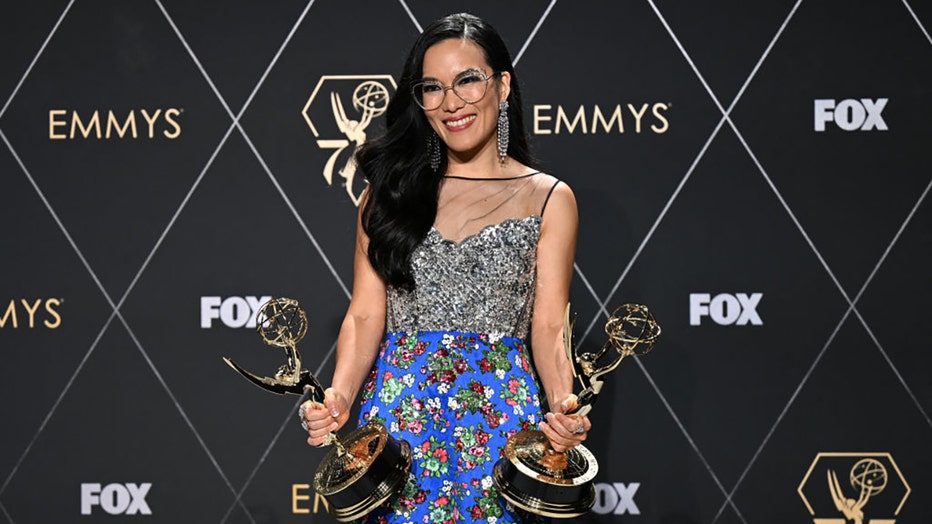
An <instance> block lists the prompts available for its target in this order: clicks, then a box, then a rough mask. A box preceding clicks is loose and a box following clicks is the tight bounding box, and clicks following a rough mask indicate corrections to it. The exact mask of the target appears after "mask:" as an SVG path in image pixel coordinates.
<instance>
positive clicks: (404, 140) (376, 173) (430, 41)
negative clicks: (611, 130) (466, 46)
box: [356, 13, 536, 289]
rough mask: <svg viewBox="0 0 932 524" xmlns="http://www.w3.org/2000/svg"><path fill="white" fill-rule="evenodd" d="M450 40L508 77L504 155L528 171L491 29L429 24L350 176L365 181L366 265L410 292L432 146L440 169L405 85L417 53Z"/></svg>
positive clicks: (502, 56) (428, 206)
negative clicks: (382, 128) (477, 51)
mask: <svg viewBox="0 0 932 524" xmlns="http://www.w3.org/2000/svg"><path fill="white" fill-rule="evenodd" d="M450 38H460V39H467V40H470V41H472V42H473V43H475V44H476V45H478V46H479V47H480V48H481V49H482V52H483V54H484V55H485V60H486V62H487V63H488V64H489V66H490V67H491V68H492V70H493V71H496V72H501V71H507V72H509V73H510V74H511V84H510V85H511V92H510V93H509V95H508V119H509V132H508V154H509V155H510V156H511V157H512V158H514V159H515V160H517V161H518V162H521V163H522V164H524V165H528V166H534V165H535V164H536V162H535V161H534V159H533V158H532V156H531V153H530V149H529V147H528V141H527V136H526V134H525V131H524V120H523V111H522V108H521V89H520V87H519V86H518V79H517V77H516V76H515V71H514V66H513V65H512V63H511V56H510V55H509V54H508V49H507V48H506V47H505V42H504V41H502V38H501V37H500V36H499V35H498V33H497V32H496V31H495V29H493V28H492V26H490V25H489V24H488V23H486V22H485V21H484V20H482V19H481V18H479V17H476V16H473V15H470V14H467V13H459V14H453V15H449V16H446V17H444V18H441V19H439V20H435V21H433V22H431V24H430V25H428V26H427V27H426V28H425V29H424V32H423V33H421V35H420V36H419V37H418V39H417V41H416V42H415V43H414V47H412V48H411V51H410V52H409V53H408V58H407V59H406V60H405V64H404V69H403V71H402V73H401V78H400V79H399V81H398V89H397V90H396V92H395V96H394V97H393V98H392V99H391V100H390V101H389V104H388V108H387V109H386V111H385V122H386V132H385V134H384V135H382V136H380V137H378V138H375V139H373V140H369V141H367V142H366V143H365V144H363V145H362V146H361V147H360V148H359V149H358V150H357V151H356V164H357V166H358V169H359V171H360V172H362V174H363V175H364V176H365V177H366V179H367V180H368V181H369V190H368V197H367V199H366V201H365V204H364V207H363V214H362V224H363V229H364V231H365V232H366V234H367V235H368V236H369V252H368V255H369V262H371V264H372V266H373V268H374V269H375V271H376V272H377V273H378V274H379V275H380V276H381V277H382V279H383V280H384V281H385V283H386V284H388V285H390V286H394V287H398V288H402V289H411V288H412V287H413V285H414V277H413V276H412V274H411V267H410V263H411V253H412V252H413V251H414V249H415V248H416V247H417V246H418V245H419V244H420V243H421V242H422V241H423V240H424V237H425V236H426V235H427V232H428V231H429V230H430V228H431V226H432V225H433V223H434V220H435V219H436V217H437V195H438V192H439V190H440V181H441V179H442V178H443V174H444V172H446V169H447V155H446V146H445V145H444V144H443V141H442V140H441V141H440V148H441V155H440V168H439V169H437V170H436V171H434V170H433V169H431V167H430V163H429V158H428V156H429V152H428V148H427V139H428V137H429V136H430V134H431V133H432V132H433V130H432V129H431V127H430V124H429V123H428V122H427V118H426V117H425V116H424V110H423V109H421V107H420V106H418V105H417V104H416V103H415V102H414V98H413V96H412V94H411V83H412V82H415V81H417V80H419V79H420V78H421V76H422V74H423V65H424V53H425V52H427V49H428V48H429V47H431V46H432V45H434V44H436V43H438V42H441V41H443V40H447V39H450Z"/></svg>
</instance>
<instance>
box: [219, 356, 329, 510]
mask: <svg viewBox="0 0 932 524" xmlns="http://www.w3.org/2000/svg"><path fill="white" fill-rule="evenodd" d="M336 348H337V342H336V341H334V342H333V344H332V345H331V346H330V351H328V352H327V354H326V355H325V356H324V358H323V359H321V362H320V365H318V366H317V369H316V370H315V371H314V376H315V377H320V371H321V370H322V369H323V368H324V365H325V364H326V363H327V361H328V360H330V356H331V355H333V352H334V351H335V350H336ZM302 402H304V397H303V396H302V397H299V398H298V400H296V401H295V403H294V405H292V406H291V411H289V412H288V415H287V416H286V417H285V419H284V420H282V423H281V425H279V426H278V431H276V432H275V436H273V437H272V441H271V442H269V444H268V446H266V448H265V451H263V452H262V456H261V457H259V461H258V462H256V465H255V466H254V467H253V468H252V471H251V472H250V473H249V476H248V477H247V478H246V482H245V483H243V486H242V487H241V488H240V490H239V492H238V493H237V494H236V500H235V501H233V503H232V504H230V507H229V508H227V512H226V513H225V514H224V515H223V519H221V521H220V522H221V524H223V523H225V522H226V521H227V520H229V518H230V515H231V514H232V513H233V508H235V507H236V504H237V503H238V502H239V501H240V499H241V498H242V497H243V494H244V493H246V490H247V489H248V488H249V485H250V484H252V480H253V478H255V476H256V473H258V472H259V469H260V468H261V467H262V465H263V464H264V463H265V459H266V458H268V456H269V453H271V452H272V448H274V447H275V444H277V443H278V439H279V438H280V437H281V436H282V433H283V432H284V431H285V428H286V427H288V426H295V427H297V423H296V422H295V413H296V412H297V411H298V406H300V405H301V403H302Z"/></svg>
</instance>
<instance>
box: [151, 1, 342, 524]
mask: <svg viewBox="0 0 932 524" xmlns="http://www.w3.org/2000/svg"><path fill="white" fill-rule="evenodd" d="M156 2H157V3H158V4H159V8H160V9H161V10H162V13H163V15H164V16H165V18H166V20H168V22H169V24H170V25H171V26H172V29H173V30H174V31H175V34H176V36H177V37H178V39H179V40H180V41H181V43H182V45H183V46H184V47H185V49H186V50H187V51H188V54H189V56H190V57H191V59H192V61H193V62H194V64H195V65H196V66H197V68H198V70H199V71H200V72H201V75H202V76H203V77H204V79H205V80H206V81H207V83H208V84H209V85H210V87H211V89H212V90H213V91H214V94H215V95H216V96H217V99H218V100H219V101H220V103H221V104H222V105H223V107H224V109H225V110H226V111H227V114H228V115H229V116H230V118H231V120H232V123H231V125H230V127H229V129H228V130H227V134H226V135H225V136H224V140H223V141H222V142H221V143H220V145H218V147H217V150H215V151H214V155H213V156H212V157H211V158H212V159H213V157H214V156H216V154H217V152H218V151H219V149H220V148H221V147H222V146H223V144H224V142H225V141H226V139H227V137H228V136H229V133H230V132H231V131H232V130H233V129H234V128H236V129H238V130H239V132H240V135H241V136H242V137H243V139H244V140H245V141H246V143H247V144H248V145H249V148H250V150H251V151H252V152H253V155H255V157H256V159H257V160H258V161H259V163H260V165H261V166H262V168H263V169H264V170H265V173H266V175H267V176H268V177H269V180H271V182H272V184H273V185H274V186H275V188H276V189H277V190H278V192H279V195H280V196H281V197H282V199H283V200H284V201H285V203H286V205H287V206H288V208H289V209H290V210H291V212H292V215H293V216H294V217H295V219H296V220H297V222H298V223H299V224H300V226H301V227H302V229H303V230H304V232H305V234H306V235H307V237H308V239H310V241H311V243H312V244H313V245H314V248H315V249H316V250H317V252H318V254H319V255H320V257H321V259H322V260H323V261H324V263H325V264H326V265H327V267H328V268H329V270H330V272H331V275H332V276H333V277H334V279H335V280H336V282H337V283H338V284H339V285H340V287H341V288H342V289H343V292H344V294H345V295H346V296H347V298H349V297H350V296H351V294H350V292H349V290H348V289H347V287H346V285H345V284H344V282H343V280H342V279H341V278H340V276H339V274H338V273H337V272H336V269H335V268H334V267H333V264H332V263H331V262H330V260H329V258H328V257H327V256H326V254H325V253H324V251H323V249H322V248H321V246H320V245H319V244H318V242H317V239H316V238H315V237H314V235H313V234H312V233H311V232H310V230H309V228H308V227H307V225H306V223H305V222H304V220H303V218H302V217H301V216H300V214H299V213H298V211H297V209H296V208H295V207H294V205H293V204H292V202H291V199H289V198H288V196H287V195H286V193H285V191H284V189H283V188H282V187H281V185H280V184H279V182H278V179H277V178H276V177H275V176H274V174H273V173H272V171H271V169H270V168H269V167H268V164H266V162H265V160H264V158H263V157H262V155H261V154H260V153H259V151H258V149H257V148H256V147H255V145H254V144H253V142H252V140H251V139H250V137H249V135H248V134H247V133H246V131H245V129H243V127H242V125H241V124H240V118H241V117H242V115H243V114H244V113H245V111H246V109H247V108H248V106H249V105H250V103H251V102H252V100H253V99H254V97H255V95H256V93H257V92H258V91H259V89H260V87H261V86H262V84H263V83H264V82H265V79H266V78H267V77H268V74H269V72H270V71H271V70H272V68H273V67H274V66H275V64H276V63H277V61H278V59H279V58H280V56H281V54H282V52H283V51H284V49H285V47H286V46H287V45H288V44H289V43H290V41H291V39H292V37H293V36H294V34H295V33H296V32H297V29H298V27H300V25H301V24H302V22H303V21H304V19H305V17H306V15H307V13H308V11H309V10H310V8H311V6H312V5H313V4H314V0H311V1H310V2H308V4H307V5H306V6H305V8H304V10H303V11H302V12H301V14H300V16H299V17H298V19H297V21H296V22H295V23H294V24H293V25H292V28H291V30H290V31H289V33H288V35H287V36H286V37H285V40H284V42H283V43H282V45H281V46H280V47H279V49H278V51H277V52H276V54H275V56H274V57H273V58H272V61H271V62H270V63H269V65H268V67H266V69H265V71H264V73H263V74H262V77H261V78H260V79H259V81H258V82H257V84H256V86H255V87H254V88H253V91H252V93H250V95H249V97H248V98H247V100H246V102H245V104H244V105H243V107H242V109H240V111H239V113H238V114H236V115H233V112H232V110H231V109H230V107H229V105H228V104H227V103H226V101H225V99H224V98H223V96H222V95H221V94H220V92H219V90H218V89H217V87H216V85H215V84H214V82H213V80H212V79H211V78H210V75H209V74H208V73H207V71H206V69H205V68H204V67H203V65H202V64H201V62H200V59H199V58H198V57H197V55H196V54H195V53H194V50H193V49H192V48H191V46H190V45H189V44H188V42H187V40H186V39H185V38H184V35H183V34H182V33H181V31H180V30H179V29H178V27H177V25H176V24H175V23H174V21H173V20H172V18H171V16H170V15H169V14H168V11H167V10H166V9H165V8H164V6H162V4H161V3H160V2H159V0H156ZM208 167H209V165H208V166H205V168H204V170H203V171H202V176H203V173H204V172H206V171H207V168H208ZM192 191H193V189H192ZM182 205H184V204H182ZM170 227H171V225H169V228H170ZM166 233H167V230H166ZM163 236H164V234H163ZM153 252H154V251H153ZM150 257H151V255H150ZM334 344H335V342H334ZM140 350H141V351H143V350H142V348H141V346H140ZM332 352H333V351H332V350H331V352H330V353H328V355H327V357H326V358H325V359H324V361H323V362H322V363H321V366H323V365H324V364H325V363H326V360H327V359H328V358H329V357H330V355H331V354H332ZM152 368H153V371H154V372H156V373H157V370H156V369H155V367H154V365H152ZM165 387H166V390H167V391H170V390H168V387H167V385H166V386H165ZM173 398H174V397H173ZM178 407H179V410H180V409H181V407H180V405H179V406H178ZM185 420H186V421H187V422H188V425H189V427H190V428H191V430H192V431H193V432H194V433H195V435H197V438H198V440H199V441H200V442H201V443H202V446H203V447H204V450H205V451H206V452H207V453H208V455H209V456H210V457H211V461H212V462H213V463H214V465H215V467H217V468H218V471H219V464H218V463H217V462H216V460H215V459H214V458H213V455H212V454H211V453H210V451H209V449H208V448H207V446H206V444H205V443H204V442H203V440H202V439H201V437H200V435H198V434H197V431H196V430H195V428H194V426H193V424H192V423H191V422H190V420H188V418H187V417H186V416H185ZM283 428H284V423H283V425H282V427H280V428H279V431H278V432H277V433H276V435H275V436H274V437H273V438H272V441H271V442H270V443H269V445H268V446H267V447H266V450H265V452H264V453H263V454H262V455H261V456H260V457H259V460H258V462H257V464H256V465H255V467H254V468H253V470H252V472H251V473H250V475H249V477H248V478H247V480H246V482H245V483H244V485H243V486H242V487H241V488H240V489H239V490H236V489H234V488H233V486H232V485H231V484H230V483H229V481H227V485H228V486H229V487H230V490H231V491H232V493H233V495H234V500H233V502H232V503H231V505H230V507H229V508H228V510H227V513H226V514H225V515H224V517H223V521H224V522H225V521H226V520H227V519H228V518H229V517H230V515H231V514H232V511H233V509H234V508H235V507H236V506H237V505H238V506H240V507H241V508H242V509H243V511H244V512H245V513H246V514H247V516H248V518H249V519H250V520H253V517H252V515H251V514H250V513H249V511H248V510H247V509H246V508H245V507H244V505H243V502H242V495H243V493H245V490H246V489H247V488H248V486H249V485H250V483H251V482H252V479H253V477H254V476H255V474H256V473H257V472H258V470H259V468H260V467H261V465H262V464H263V463H264V462H265V459H266V457H267V455H268V453H269V452H270V451H271V449H272V447H273V446H274V445H275V443H276V442H277V441H278V438H279V436H280V435H281V432H282V430H283ZM224 480H226V478H225V477H224Z"/></svg>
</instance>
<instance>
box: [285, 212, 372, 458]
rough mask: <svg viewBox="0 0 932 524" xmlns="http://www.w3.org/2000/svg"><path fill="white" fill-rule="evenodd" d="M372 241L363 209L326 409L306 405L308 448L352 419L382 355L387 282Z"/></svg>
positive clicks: (358, 220) (358, 224)
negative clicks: (376, 265) (373, 256)
mask: <svg viewBox="0 0 932 524" xmlns="http://www.w3.org/2000/svg"><path fill="white" fill-rule="evenodd" d="M368 249H369V237H368V236H367V235H366V233H365V231H364V230H363V227H362V206H360V213H359V216H358V217H357V223H356V252H355V255H354V257H353V295H352V298H351V299H350V305H349V308H347V311H346V317H344V319H343V325H342V326H341V327H340V335H339V337H338V338H337V354H336V366H335V369H334V372H333V381H332V382H331V387H329V388H327V391H326V397H325V399H324V405H323V406H321V405H320V404H314V403H312V402H310V401H308V402H305V403H304V404H302V409H304V413H305V418H306V420H307V425H308V435H309V437H308V444H311V445H312V446H319V445H321V444H322V443H323V442H324V441H326V438H327V435H328V434H329V433H330V432H332V431H336V430H338V429H340V428H341V427H343V425H344V424H345V423H346V421H347V420H348V419H349V412H350V409H349V404H350V402H352V400H353V399H355V398H356V394H357V393H358V392H359V388H360V387H362V384H363V381H365V379H366V377H368V375H369V372H370V370H371V369H372V365H373V364H374V363H375V359H376V357H377V356H378V352H379V343H380V342H381V339H382V336H383V334H384V331H385V297H386V288H385V282H384V281H383V280H382V278H381V277H380V276H379V275H378V273H376V271H375V269H373V268H372V265H371V264H370V263H369V257H368V254H367V253H368Z"/></svg>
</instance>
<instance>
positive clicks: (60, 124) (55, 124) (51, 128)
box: [49, 109, 68, 140]
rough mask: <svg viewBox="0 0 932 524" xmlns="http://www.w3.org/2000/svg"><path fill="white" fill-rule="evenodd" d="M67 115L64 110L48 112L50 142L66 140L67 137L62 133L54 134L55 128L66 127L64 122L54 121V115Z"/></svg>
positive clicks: (66, 123)
mask: <svg viewBox="0 0 932 524" xmlns="http://www.w3.org/2000/svg"><path fill="white" fill-rule="evenodd" d="M67 114H68V111H65V110H64V109H53V110H51V111H49V139H50V140H63V139H65V138H68V135H66V134H64V133H61V134H58V133H56V132H55V128H56V127H64V126H66V125H68V122H65V121H62V120H56V119H55V116H56V115H67Z"/></svg>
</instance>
